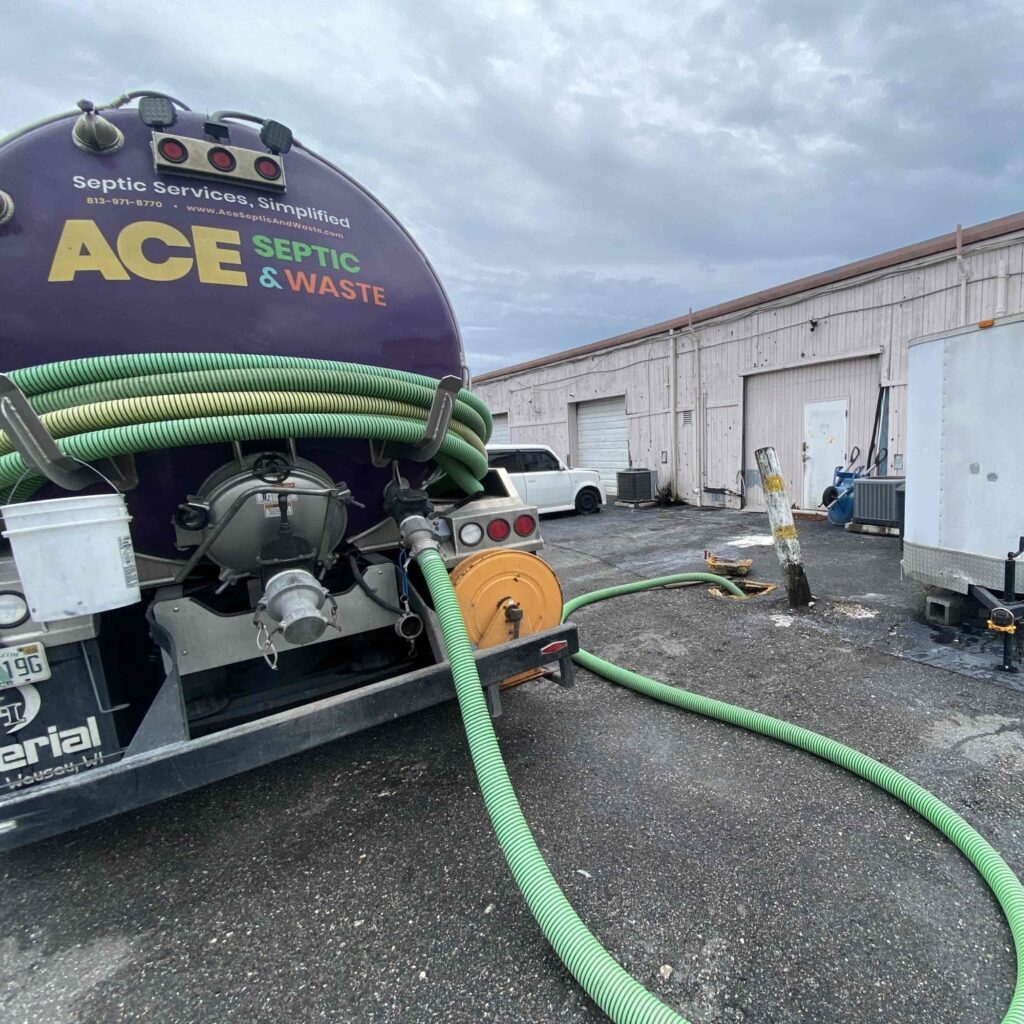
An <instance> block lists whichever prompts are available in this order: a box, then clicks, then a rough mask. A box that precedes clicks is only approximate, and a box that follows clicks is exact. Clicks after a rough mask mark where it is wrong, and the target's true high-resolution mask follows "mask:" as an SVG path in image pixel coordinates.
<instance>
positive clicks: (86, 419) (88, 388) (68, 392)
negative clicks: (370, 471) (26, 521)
mask: <svg viewBox="0 0 1024 1024" xmlns="http://www.w3.org/2000/svg"><path fill="white" fill-rule="evenodd" d="M10 376H11V378H12V379H13V380H14V382H15V383H16V384H17V385H18V386H19V387H20V388H21V389H22V391H23V392H24V393H25V395H26V396H28V398H29V400H30V402H31V403H32V405H33V407H34V408H35V409H36V411H37V412H38V413H40V414H41V417H42V419H43V422H44V423H45V425H46V427H47V429H48V430H49V431H50V433H51V434H52V435H53V436H54V437H56V438H58V439H59V440H58V444H59V447H60V448H61V450H62V451H63V452H64V453H65V454H66V455H70V456H72V457H73V458H76V459H79V460H81V461H83V462H95V461H98V460H100V459H104V458H110V457H113V456H117V455H126V454H135V453H138V452H145V451H153V450H157V449H163V448H181V447H187V446H190V445H200V444H212V443H218V442H228V441H255V440H267V439H273V438H281V437H299V438H311V437H315V438H328V437H334V438H351V439H353V440H366V439H372V440H376V441H397V442H400V443H405V444H415V443H416V442H417V441H418V440H420V438H421V437H422V436H423V424H424V422H425V420H426V419H427V414H428V411H429V409H430V406H431V402H432V401H433V398H434V394H435V392H436V390H437V384H438V382H437V381H436V380H434V379H433V378H431V377H424V376H422V375H421V374H415V373H408V372H406V371H404V370H391V369H388V368H386V367H379V366H361V365H358V364H355V363H342V362H333V361H331V360H326V359H304V358H299V357H289V356H257V355H245V354H237V353H216V352H199V353H180V352H167V353H142V354H136V355H118V356H97V357H92V358H87V359H73V360H68V361H66V362H59V363H48V364H45V365H42V366H30V367H25V368H24V369H20V370H14V371H13V372H12V373H11V374H10ZM490 431H491V415H490V413H489V412H488V410H487V407H486V406H485V405H484V404H483V402H481V401H480V399H479V398H477V397H476V396H475V395H473V394H472V393H470V392H469V391H467V390H466V389H465V388H463V389H461V390H460V391H459V393H458V396H457V398H456V401H455V402H454V408H453V411H452V418H451V421H450V423H449V427H448V432H447V433H446V435H445V437H444V439H443V441H442V444H441V448H440V451H439V452H438V454H437V456H436V457H435V460H434V461H435V462H436V463H437V465H438V467H439V468H440V469H441V470H442V471H443V472H444V473H445V475H446V476H447V477H448V479H449V480H451V481H452V482H453V483H454V484H455V485H456V486H457V487H459V488H460V489H461V490H462V491H464V492H465V493H467V494H477V493H479V492H480V491H481V489H482V488H481V485H480V482H479V481H480V479H481V477H482V476H483V475H484V473H486V472H487V453H486V449H485V447H484V446H485V444H486V442H487V439H488V437H489V436H490ZM11 447H12V446H11V444H10V442H9V440H8V439H7V438H6V436H5V435H4V434H3V432H2V431H0V494H3V493H4V492H5V491H10V489H11V488H12V487H13V488H14V490H13V492H11V497H10V498H8V499H7V500H24V499H25V498H27V497H29V496H31V494H32V493H34V491H35V490H36V489H37V488H38V486H39V484H40V483H41V482H42V478H41V477H39V476H37V475H35V474H33V473H31V472H30V471H29V467H27V466H26V464H25V462H24V460H23V459H22V457H21V455H19V454H18V453H17V452H14V451H12V450H11Z"/></svg>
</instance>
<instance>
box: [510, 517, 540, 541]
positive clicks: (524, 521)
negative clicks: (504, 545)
mask: <svg viewBox="0 0 1024 1024" xmlns="http://www.w3.org/2000/svg"><path fill="white" fill-rule="evenodd" d="M512 525H513V526H514V527H515V531H516V533H518V534H519V536H520V537H529V536H530V534H531V533H533V531H534V530H535V529H536V528H537V523H536V520H535V519H534V518H533V516H528V515H526V513H525V512H524V513H523V514H522V515H521V516H516V521H515V523H513V524H512Z"/></svg>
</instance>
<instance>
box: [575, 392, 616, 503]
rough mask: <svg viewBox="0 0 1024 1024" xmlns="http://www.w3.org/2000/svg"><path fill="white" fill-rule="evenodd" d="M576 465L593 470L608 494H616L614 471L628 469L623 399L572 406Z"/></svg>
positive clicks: (607, 399)
mask: <svg viewBox="0 0 1024 1024" xmlns="http://www.w3.org/2000/svg"><path fill="white" fill-rule="evenodd" d="M576 451H577V455H578V458H577V461H576V466H577V467H578V468H580V469H596V470H597V471H598V472H599V473H600V474H601V482H602V483H603V484H604V486H605V490H607V491H608V493H609V494H611V495H614V494H617V493H618V488H617V487H616V486H615V474H616V473H618V471H619V470H620V469H628V468H629V426H628V423H627V421H626V399H625V397H624V396H622V395H619V396H618V397H616V398H598V399H595V400H594V401H592V402H579V403H577V405H576Z"/></svg>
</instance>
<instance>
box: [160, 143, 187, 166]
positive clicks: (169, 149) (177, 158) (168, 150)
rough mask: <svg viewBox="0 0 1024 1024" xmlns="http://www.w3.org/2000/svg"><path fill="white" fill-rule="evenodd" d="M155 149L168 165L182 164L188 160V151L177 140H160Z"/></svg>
mask: <svg viewBox="0 0 1024 1024" xmlns="http://www.w3.org/2000/svg"><path fill="white" fill-rule="evenodd" d="M156 149H157V152H158V153H159V154H160V156H161V158H162V159H164V160H166V161H167V162H168V163H169V164H183V163H184V162H185V161H186V160H187V159H188V150H187V149H186V148H185V146H184V145H183V144H182V143H180V142H179V141H178V140H177V139H161V140H160V142H159V143H158V144H157V147H156Z"/></svg>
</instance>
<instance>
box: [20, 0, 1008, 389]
mask: <svg viewBox="0 0 1024 1024" xmlns="http://www.w3.org/2000/svg"><path fill="white" fill-rule="evenodd" d="M684 8H685V9H684ZM15 12H16V13H15ZM1019 14H1020V11H1019V7H1018V6H1017V5H1016V4H1014V3H999V2H989V3H982V2H977V3H935V2H923V0H911V2H907V3H902V4H892V3H880V2H868V3H861V4H859V5H836V4H827V3H821V2H813V3H812V2H804V0H763V2H760V3H756V2H755V3H747V4H742V5H740V4H719V3H711V2H706V3H694V4H687V5H680V4H670V3H668V2H662V3H646V2H643V0H635V2H634V3H632V4H630V5H629V6H628V8H625V9H624V8H623V6H622V5H621V4H619V3H613V2H611V0H607V2H606V0H593V2H564V3H553V2H529V0H518V2H511V0H473V2H470V0H464V2H454V0H453V2H448V3H439V4H430V5H425V4H422V3H417V2H415V0H408V2H404V3H390V4H384V3H347V4H344V5H339V4H336V3H326V2H316V3H314V2H312V0H307V2H306V3H304V4H302V5H301V6H299V5H295V6H288V5H285V6H282V5H280V4H273V5H272V4H269V3H262V2H254V3H249V4H247V5H244V6H242V5H239V6H236V7H230V6H229V7H220V8H219V10H211V9H210V7H208V6H207V5H203V4H198V3H191V2H186V3H178V4H175V5H168V6H166V7H158V6H155V5H150V6H148V7H147V6H146V5H139V4H136V3H128V2H114V0H111V2H107V3H96V4H94V5H88V4H83V3H56V2H49V3H42V2H41V3H36V4H33V5H28V4H25V5H22V6H15V7H14V8H13V10H9V11H8V12H7V22H8V35H7V41H8V46H7V47H6V48H5V50H6V57H5V61H4V64H3V66H2V67H0V92H2V94H3V96H4V99H5V103H4V107H3V111H2V114H0V117H2V118H3V119H4V124H3V127H5V128H13V127H16V126H17V125H18V124H20V123H22V122H25V121H29V120H32V119H35V118H37V117H40V116H44V115H46V114H48V113H51V112H53V111H55V110H58V109H65V108H67V106H69V104H70V102H71V101H73V100H75V99H77V98H78V97H79V96H81V95H86V96H89V97H90V98H93V99H97V100H100V99H105V98H109V97H111V96H113V95H116V94H117V93H119V92H121V91H122V90H123V89H125V88H128V87H135V86H139V85H148V86H152V87H154V88H163V89H166V90H167V91H169V92H172V93H175V94H177V95H181V96H182V98H184V99H186V100H187V101H188V102H190V103H191V104H192V105H193V106H195V107H198V108H201V107H203V106H206V107H209V108H214V107H228V106H235V107H241V108H242V109H254V110H258V111H260V112H266V113H268V114H270V115H272V116H275V117H277V118H279V119H280V120H283V121H285V122H286V123H289V124H291V125H292V126H293V127H294V128H295V130H296V132H297V133H298V134H299V135H300V136H301V137H302V138H303V139H304V141H306V142H308V143H310V144H312V145H314V146H316V147H317V148H319V149H321V150H322V151H323V152H324V153H325V154H327V155H328V156H330V157H332V158H333V159H334V160H335V161H336V162H338V163H340V164H341V165H342V166H344V167H345V168H346V170H348V171H349V172H350V173H352V174H353V175H354V176H355V177H356V178H358V179H360V180H361V181H363V182H364V184H366V185H367V186H368V187H369V188H370V189H371V190H372V191H373V192H375V193H376V194H377V195H378V196H379V197H380V198H381V199H382V200H383V201H384V202H385V203H387V205H388V206H389V207H391V208H392V209H393V210H394V211H395V212H396V213H397V214H398V215H399V216H400V217H401V219H402V220H403V221H404V222H405V223H406V224H407V225H408V226H409V228H410V229H411V230H412V231H413V233H414V234H415V235H416V236H417V238H418V239H419V240H420V242H421V244H422V245H423V246H424V248H425V249H426V251H427V252H428V254H429V255H430V256H431V259H432V261H433V262H434V264H435V265H436V266H437V268H438V271H439V273H440V274H441V276H442V278H443V279H444V280H445V283H446V286H447V287H448V289H449V291H450V292H451V294H452V298H453V300H454V302H455V305H456V309H457V312H458V313H459V316H460V320H461V322H462V324H463V329H464V332H465V335H466V342H467V348H468V350H469V352H470V354H471V359H470V361H471V365H472V366H473V368H474V369H476V370H477V371H482V370H485V369H489V368H493V367H495V366H500V365H502V364H504V363H506V362H509V361H518V360H520V359H525V358H529V357H532V356H534V355H538V354H541V353H544V352H550V351H554V350H556V349H559V348H564V347H568V346H571V345H574V344H580V343H583V342H586V341H591V340H595V339H597V338H600V337H605V336H608V335H610V334H614V333H617V332H619V331H622V330H627V329H630V328H633V327H636V326H640V325H642V324H644V323H650V322H654V321H657V320H660V319H664V318H666V317H669V316H673V315H677V314H679V313H681V312H683V311H685V309H686V308H687V307H688V306H691V305H692V306H693V307H694V308H699V307H700V306H703V305H707V304H709V303H712V302H716V301H721V300H724V299H727V298H731V297H734V296H736V295H740V294H742V293H744V292H746V291H751V290H754V289H756V288H760V287H765V286H768V285H770V284H774V283H779V282H781V281H784V280H787V279H789V278H791V277H796V276H799V275H801V274H805V273H811V272H813V271H815V270H820V269H825V268H826V267H829V266H834V265H836V264H838V263H842V262H845V261H848V260H852V259H856V258H859V257H861V256H866V255H870V254H872V253H875V252H879V251H882V250H883V249H886V248H890V247H893V246H897V245H901V244H905V243H908V242H911V241H916V240H918V239H921V238H925V237H929V236H931V235H934V234H938V233H941V232H943V231H947V230H950V229H951V228H952V226H953V224H954V223H955V222H957V221H961V222H963V223H965V224H968V223H975V222H978V221H982V220H986V219H989V218H991V217H996V216H1001V215H1003V214H1006V213H1010V212H1014V211H1015V210H1017V209H1018V208H1020V207H1021V206H1022V205H1024V204H1022V203H1021V200H1020V198H1019V195H1020V191H1021V189H1020V180H1021V171H1022V167H1024V143H1022V142H1021V133H1020V132H1019V130H1018V128H1017V124H1018V120H1019V117H1020V111H1021V109H1022V107H1024V104H1022V102H1021V101H1022V99H1024V86H1022V84H1021V82H1020V76H1019V75H1018V74H1017V67H1018V64H1019V53H1020V52H1021V49H1022V45H1021V44H1022V42H1024V29H1022V28H1021V23H1020V18H1019Z"/></svg>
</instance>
